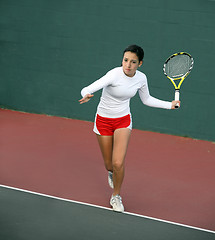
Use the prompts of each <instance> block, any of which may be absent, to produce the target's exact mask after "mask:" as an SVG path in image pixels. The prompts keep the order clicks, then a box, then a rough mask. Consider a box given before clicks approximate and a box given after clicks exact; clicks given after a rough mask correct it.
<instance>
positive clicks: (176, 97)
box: [175, 89, 180, 108]
mask: <svg viewBox="0 0 215 240" xmlns="http://www.w3.org/2000/svg"><path fill="white" fill-rule="evenodd" d="M179 97H180V93H179V90H178V89H177V90H175V101H179ZM175 108H179V104H178V103H177V104H176V105H175Z"/></svg>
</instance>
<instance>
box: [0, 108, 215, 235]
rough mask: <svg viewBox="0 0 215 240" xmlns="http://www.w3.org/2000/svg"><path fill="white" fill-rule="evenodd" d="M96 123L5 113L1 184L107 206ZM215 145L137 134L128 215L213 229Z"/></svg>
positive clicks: (0, 124) (129, 162)
mask: <svg viewBox="0 0 215 240" xmlns="http://www.w3.org/2000/svg"><path fill="white" fill-rule="evenodd" d="M92 127H93V123H91V122H85V121H80V120H72V119H65V118H60V117H49V116H45V115H37V114H28V113H21V112H15V111H10V110H0V184H2V185H7V186H12V187H16V188H21V189H25V190H30V191H34V192H39V193H44V194H48V195H53V196H57V197H61V198H67V199H71V200H76V201H81V202H86V203H91V204H96V205H100V206H105V207H109V199H110V196H111V194H112V192H111V189H110V188H109V186H108V183H107V173H106V171H105V169H104V165H103V160H102V157H101V153H100V150H99V147H98V144H97V140H96V137H95V134H94V133H93V132H92ZM214 169H215V144H214V143H212V142H207V141H202V140H193V139H189V138H183V137H177V136H170V135H166V134H160V133H152V132H147V131H140V130H135V129H134V130H133V132H132V136H131V140H130V145H129V149H128V153H127V157H126V175H125V180H124V185H123V189H122V197H123V202H124V205H125V208H126V211H128V212H132V213H137V214H142V215H146V216H150V217H155V218H159V219H164V220H168V221H173V222H177V223H182V224H187V225H191V226H194V227H199V228H204V229H208V230H212V231H214V230H215V221H214V220H215V205H214V203H215V191H214V185H215V175H214Z"/></svg>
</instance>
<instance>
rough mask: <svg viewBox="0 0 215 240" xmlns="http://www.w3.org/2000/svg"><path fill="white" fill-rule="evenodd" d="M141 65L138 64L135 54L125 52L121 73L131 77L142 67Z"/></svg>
mask: <svg viewBox="0 0 215 240" xmlns="http://www.w3.org/2000/svg"><path fill="white" fill-rule="evenodd" d="M142 63H143V62H142V61H141V62H139V59H138V57H137V55H136V53H132V52H125V54H124V56H123V60H122V68H123V72H124V73H125V75H127V76H128V77H133V76H134V75H135V73H136V70H137V69H138V67H140V66H141V65H142Z"/></svg>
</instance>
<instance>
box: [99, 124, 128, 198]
mask: <svg viewBox="0 0 215 240" xmlns="http://www.w3.org/2000/svg"><path fill="white" fill-rule="evenodd" d="M130 134H131V130H130V129H128V128H120V129H117V130H116V131H115V132H114V135H113V136H100V135H97V139H98V142H99V146H100V149H101V152H102V156H103V159H104V164H105V167H106V169H107V170H108V171H111V172H113V184H114V192H113V195H114V196H115V195H117V194H120V190H121V186H122V182H123V178H124V171H125V167H124V160H125V156H126V152H127V147H128V142H129V138H130Z"/></svg>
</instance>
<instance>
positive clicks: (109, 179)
mask: <svg viewBox="0 0 215 240" xmlns="http://www.w3.org/2000/svg"><path fill="white" fill-rule="evenodd" d="M108 183H109V186H110V187H111V188H113V173H112V172H111V171H108Z"/></svg>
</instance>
